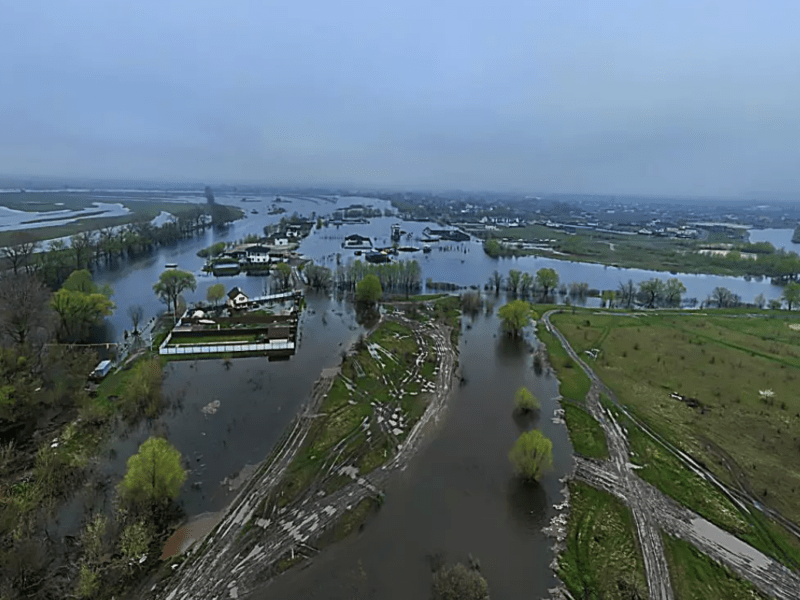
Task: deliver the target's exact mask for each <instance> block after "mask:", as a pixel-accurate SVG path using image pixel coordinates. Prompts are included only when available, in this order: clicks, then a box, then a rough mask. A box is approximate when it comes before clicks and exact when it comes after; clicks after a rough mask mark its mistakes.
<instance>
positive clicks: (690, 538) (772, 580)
mask: <svg viewBox="0 0 800 600" xmlns="http://www.w3.org/2000/svg"><path fill="white" fill-rule="evenodd" d="M554 312H558V311H549V312H547V313H545V314H544V316H543V321H544V323H545V326H546V327H547V329H548V331H550V332H551V333H553V335H555V336H556V337H557V338H558V340H559V341H560V342H561V345H562V346H563V347H564V349H565V350H566V351H567V353H569V355H570V357H571V358H572V360H574V361H575V362H576V363H577V364H579V365H580V366H581V368H582V369H583V370H584V372H585V373H586V374H587V375H588V376H589V378H590V380H591V382H592V385H591V389H590V391H589V394H588V395H587V397H586V404H587V408H588V409H589V411H590V412H591V413H592V415H593V416H594V417H595V418H596V419H597V420H598V422H599V423H600V424H601V426H602V427H603V430H604V431H605V434H606V439H607V441H608V451H609V459H608V460H605V461H598V460H592V459H586V458H582V457H576V458H575V461H576V468H575V477H576V478H577V479H580V480H582V481H585V482H587V483H589V484H590V485H593V486H594V487H597V488H598V489H602V490H604V491H606V492H609V493H611V494H613V495H615V496H617V497H618V498H620V499H621V500H622V501H623V502H625V504H627V505H628V506H629V507H630V509H631V512H632V513H633V518H634V522H635V523H636V530H637V534H638V538H639V543H640V545H641V548H642V555H643V558H644V568H645V576H646V577H647V585H648V588H649V591H650V598H651V599H652V600H672V598H673V594H672V587H671V585H670V575H669V570H668V567H667V562H666V559H665V557H664V547H663V544H662V538H661V533H660V530H663V531H665V532H667V533H669V534H671V535H673V536H675V537H678V538H680V539H683V540H685V541H687V542H689V543H691V544H693V545H694V546H696V547H697V548H698V549H699V550H700V551H701V552H703V553H705V554H707V555H708V556H710V557H712V558H713V559H715V560H717V561H718V562H720V563H722V564H724V565H726V566H727V567H728V568H730V569H731V570H732V571H733V572H735V573H737V574H738V575H739V576H741V577H742V578H744V579H747V580H748V581H750V582H751V583H752V584H753V585H755V586H756V587H757V588H758V589H759V590H761V591H762V592H763V593H765V594H767V595H768V596H770V597H774V598H779V599H780V600H797V599H798V598H800V577H798V576H797V575H796V574H795V573H793V572H792V571H790V570H789V569H787V568H786V567H784V566H783V565H782V564H780V563H778V562H776V561H775V560H773V559H771V558H769V557H767V556H765V555H764V554H763V553H761V552H760V551H758V550H756V549H755V548H753V547H752V546H750V545H749V544H747V543H745V542H743V541H741V540H740V539H738V538H737V537H735V536H733V535H731V534H729V533H727V532H725V531H723V530H721V529H720V528H718V527H717V526H716V525H714V524H712V523H710V522H709V521H707V520H706V519H704V518H702V517H700V516H699V515H697V514H696V513H694V512H692V511H691V510H689V509H687V508H686V507H684V506H681V505H679V504H677V503H676V502H675V501H673V500H672V499H671V498H668V497H667V496H665V495H664V494H663V493H661V492H660V491H659V490H657V489H655V488H654V487H653V486H651V485H649V484H648V483H646V482H645V481H643V480H642V479H641V478H639V477H638V476H637V475H636V473H635V472H634V470H633V467H632V465H631V464H630V462H629V460H628V457H629V455H630V454H629V448H628V441H627V437H626V435H625V432H624V431H623V429H622V427H621V426H620V425H619V423H618V422H617V421H616V420H615V419H614V415H613V414H612V413H611V412H610V411H607V410H604V409H603V407H602V406H601V404H600V401H599V398H600V393H601V392H603V393H606V394H607V395H608V396H609V397H611V398H612V399H614V398H615V396H614V394H613V392H612V391H611V390H610V389H608V388H607V387H606V386H605V385H604V384H603V382H602V381H601V380H600V378H599V377H598V376H597V375H596V374H595V372H594V371H593V370H592V369H591V368H590V367H589V366H588V365H587V364H586V363H585V362H584V361H583V359H582V358H581V357H580V356H578V354H577V353H576V352H575V350H573V348H572V346H571V345H570V344H569V342H568V341H567V339H566V338H565V337H564V336H563V335H562V334H561V332H560V331H559V330H558V329H557V328H555V327H554V326H553V325H552V324H551V323H550V315H551V314H553V313H554ZM634 422H636V421H634ZM637 423H638V422H637ZM689 466H690V467H691V468H693V469H696V468H699V467H697V465H689ZM704 475H705V474H704ZM710 477H711V475H710V474H708V478H710ZM715 481H716V480H715ZM717 483H718V482H717ZM718 485H720V486H721V485H722V484H720V483H718Z"/></svg>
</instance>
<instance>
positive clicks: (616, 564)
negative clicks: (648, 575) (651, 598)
mask: <svg viewBox="0 0 800 600" xmlns="http://www.w3.org/2000/svg"><path fill="white" fill-rule="evenodd" d="M569 491H570V519H569V531H568V533H567V549H566V551H565V552H564V553H563V554H562V555H561V556H560V557H559V571H558V575H559V577H560V578H561V580H562V581H563V582H564V585H566V587H567V589H568V590H569V591H570V593H571V594H572V595H573V597H575V598H585V599H587V600H600V599H601V598H602V599H604V600H617V599H619V600H622V599H628V598H635V597H637V596H635V595H634V593H636V592H638V594H639V596H638V597H640V598H646V597H647V584H646V582H645V577H644V567H643V564H642V556H641V551H640V550H639V543H638V541H637V539H636V530H635V529H634V525H633V516H632V515H631V512H630V510H629V509H628V507H626V506H625V505H624V504H623V503H622V502H621V501H619V500H618V499H617V498H614V497H613V496H611V495H610V494H607V493H606V492H601V491H600V490H596V489H595V488H593V487H591V486H588V485H585V484H583V483H579V482H576V481H572V482H570V484H569Z"/></svg>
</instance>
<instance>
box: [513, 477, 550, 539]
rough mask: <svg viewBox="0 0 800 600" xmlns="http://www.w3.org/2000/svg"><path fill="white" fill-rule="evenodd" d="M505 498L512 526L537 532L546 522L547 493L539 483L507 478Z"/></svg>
mask: <svg viewBox="0 0 800 600" xmlns="http://www.w3.org/2000/svg"><path fill="white" fill-rule="evenodd" d="M506 500H507V501H508V514H509V516H510V517H511V519H512V521H513V526H514V527H519V528H520V529H523V530H525V531H527V532H529V533H538V532H540V531H541V530H542V527H544V526H545V525H546V524H547V520H546V519H545V515H546V514H547V495H546V493H545V491H544V488H543V487H542V486H541V485H540V484H539V483H537V482H525V481H521V480H520V479H516V478H512V479H509V480H508V488H507V491H506Z"/></svg>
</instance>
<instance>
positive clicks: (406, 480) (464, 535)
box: [248, 317, 572, 600]
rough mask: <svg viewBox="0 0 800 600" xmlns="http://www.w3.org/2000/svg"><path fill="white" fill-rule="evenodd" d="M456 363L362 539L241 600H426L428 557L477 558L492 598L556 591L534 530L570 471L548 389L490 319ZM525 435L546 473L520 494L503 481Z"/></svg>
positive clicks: (520, 348)
mask: <svg viewBox="0 0 800 600" xmlns="http://www.w3.org/2000/svg"><path fill="white" fill-rule="evenodd" d="M469 322H470V321H469V320H468V319H465V324H466V323H469ZM459 362H460V364H461V369H462V374H463V376H464V378H465V380H466V381H465V382H464V383H463V384H462V385H461V386H458V387H456V388H455V391H454V393H453V396H452V398H451V399H450V402H449V407H448V409H447V411H446V413H445V415H444V417H443V418H442V420H441V422H440V423H439V424H438V425H437V428H436V431H433V432H430V434H429V437H428V440H427V441H426V443H425V445H424V446H423V447H422V448H421V449H420V451H419V452H418V453H417V455H416V456H415V457H414V458H413V459H412V461H411V463H410V464H409V466H408V467H407V468H406V469H405V471H403V472H400V473H398V474H396V475H395V477H394V478H393V480H392V482H391V483H390V484H389V487H388V489H387V492H386V500H385V502H384V503H383V505H382V506H381V508H380V509H379V511H378V512H377V514H375V515H374V516H373V517H372V518H371V519H370V520H369V521H368V522H367V524H366V526H365V528H364V530H363V532H361V533H359V534H357V535H354V536H351V537H350V538H348V539H346V540H345V541H343V542H340V543H339V544H337V545H336V546H334V547H332V548H330V549H328V550H324V551H323V552H322V553H321V554H319V555H318V556H317V557H315V559H314V560H313V562H312V563H311V564H310V566H308V567H307V568H304V567H302V566H301V567H297V568H295V569H292V570H290V571H289V572H287V573H285V574H283V575H281V576H280V577H278V578H277V579H276V580H274V581H273V582H272V583H270V584H268V585H267V586H266V587H265V588H263V589H262V590H259V591H257V592H255V593H253V594H252V595H250V596H248V597H249V598H253V599H261V598H264V599H266V598H320V599H322V598H330V599H342V600H344V599H352V598H376V599H377V598H380V599H398V600H399V599H401V598H402V599H407V598H425V597H428V595H429V592H430V582H431V573H430V556H431V555H432V554H434V553H441V554H442V555H443V556H444V558H445V559H446V560H448V561H455V560H459V561H466V560H467V556H468V554H470V553H471V554H472V555H473V556H474V557H476V558H478V559H479V560H480V562H481V569H482V572H483V575H484V576H485V577H486V578H487V580H488V582H489V586H490V590H491V592H492V597H496V598H509V599H513V598H531V597H540V596H544V595H546V594H547V590H548V588H552V587H553V586H554V585H555V583H556V581H555V578H554V576H553V574H552V572H551V570H550V568H549V564H550V562H551V560H552V558H553V557H552V552H551V550H550V548H551V546H552V540H551V539H550V538H547V537H546V536H545V535H544V534H543V533H542V532H541V530H542V528H543V527H544V526H546V525H547V523H548V521H549V519H550V518H551V517H552V516H553V515H554V514H555V509H554V508H553V505H554V504H558V503H559V502H561V500H562V495H561V488H562V485H561V484H560V483H559V481H558V480H559V478H561V477H562V476H564V474H566V473H567V472H568V471H569V470H570V469H571V465H572V451H571V446H570V443H569V439H568V436H567V432H566V428H565V427H564V426H563V425H562V424H558V423H554V422H553V420H552V416H553V412H554V410H555V409H556V408H557V407H558V403H557V401H556V400H555V397H556V394H557V380H556V379H555V378H554V377H550V376H548V375H546V374H542V375H540V376H537V375H536V374H535V373H534V370H533V368H532V356H531V354H530V351H529V349H527V347H526V346H525V344H522V343H515V342H513V341H511V340H509V339H508V338H506V337H505V336H504V335H502V334H500V333H499V322H498V320H497V319H496V318H495V317H478V318H477V320H476V321H475V322H474V323H472V327H471V329H469V330H465V331H464V334H463V336H462V341H461V354H460V357H459ZM522 385H525V386H527V387H528V388H529V389H531V390H532V391H533V392H534V394H536V395H537V396H538V397H539V398H540V399H541V401H542V409H541V411H540V413H539V414H538V415H537V416H536V417H534V418H531V419H529V420H522V421H520V420H517V419H515V418H514V417H513V416H512V409H513V397H514V392H515V391H516V390H517V389H518V388H519V387H520V386H522ZM532 428H539V429H541V430H542V431H543V432H544V433H545V435H547V436H548V437H550V438H551V439H552V440H553V455H554V469H553V470H552V471H551V472H550V473H548V474H547V475H545V477H544V478H543V480H542V482H541V483H540V484H532V485H531V484H522V483H520V482H519V481H518V480H517V479H515V478H514V476H513V474H512V470H511V465H510V463H509V461H508V452H509V450H510V448H511V446H512V444H513V443H514V441H515V440H516V438H517V436H518V435H519V434H520V433H521V432H523V431H526V430H528V429H532Z"/></svg>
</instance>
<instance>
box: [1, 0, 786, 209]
mask: <svg viewBox="0 0 800 600" xmlns="http://www.w3.org/2000/svg"><path fill="white" fill-rule="evenodd" d="M528 4H530V6H528ZM583 4H586V5H588V6H584V5H583ZM231 5H232V6H231ZM431 5H433V6H431ZM751 6H752V4H750V3H745V2H740V3H737V2H725V3H722V2H709V1H706V2H690V1H689V0H682V1H674V2H669V3H641V2H627V1H621V0H620V1H617V2H606V3H582V4H581V5H580V6H577V5H575V6H573V5H566V4H563V3H556V2H540V3H518V2H495V3H491V4H489V3H486V4H479V3H471V2H455V1H447V2H439V3H429V2H422V1H421V0H409V1H408V2H405V3H388V2H322V1H319V2H298V3H292V4H291V5H286V6H283V5H278V4H272V3H264V2H245V1H241V2H232V3H217V2H206V1H200V2H197V1H195V2H168V3H165V2H155V1H152V0H150V1H146V0H143V1H141V2H137V3H109V2H101V1H99V0H94V1H90V0H86V1H84V2H77V1H76V2H66V1H65V2H59V3H50V2H47V3H45V2H26V3H11V4H10V6H8V7H6V8H4V13H6V14H4V17H3V19H2V20H0V57H2V58H0V80H1V81H3V82H4V86H3V89H4V91H3V93H2V94H0V131H2V132H3V135H2V136H0V172H5V173H8V174H14V173H24V174H41V175H50V174H52V175H59V176H68V175H74V176H97V177H115V176H119V177H131V178H136V177H140V178H147V179H151V178H163V179H186V178H190V179H199V180H205V181H225V180H227V181H258V182H263V183H272V182H274V183H292V182H297V183H336V182H347V183H356V184H358V183H361V184H365V185H384V184H386V185H409V186H418V185H424V186H431V187H459V188H469V187H474V188H484V189H486V188H495V189H530V190H537V191H576V192H605V191H610V192H626V193H656V194H669V193H679V194H694V193H700V194H711V195H717V194H738V193H741V192H743V191H747V190H751V189H766V190H776V191H797V190H798V189H800V170H798V169H797V167H796V165H797V164H798V163H800V160H799V159H800V157H799V156H798V150H797V149H796V146H797V143H796V140H797V139H798V134H800V117H799V116H798V111H797V108H796V107H797V106H798V100H800V73H798V67H797V65H800V42H798V38H797V36H796V34H795V32H794V31H793V28H794V23H796V22H797V17H798V16H800V8H798V6H797V5H795V4H794V3H792V4H789V3H787V4H786V5H784V6H780V5H779V4H778V3H772V4H769V5H767V6H762V7H759V9H758V12H757V13H754V12H752V10H751ZM578 8H580V9H581V10H580V12H579V11H578Z"/></svg>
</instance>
